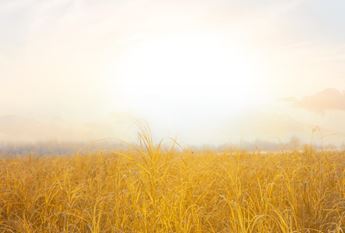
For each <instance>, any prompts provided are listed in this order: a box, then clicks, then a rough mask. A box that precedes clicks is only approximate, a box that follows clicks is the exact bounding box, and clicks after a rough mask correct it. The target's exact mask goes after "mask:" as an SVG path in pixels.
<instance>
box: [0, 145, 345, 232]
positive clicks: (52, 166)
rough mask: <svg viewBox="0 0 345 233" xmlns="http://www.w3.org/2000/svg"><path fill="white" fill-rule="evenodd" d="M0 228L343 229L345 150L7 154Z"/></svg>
mask: <svg viewBox="0 0 345 233" xmlns="http://www.w3.org/2000/svg"><path fill="white" fill-rule="evenodd" d="M0 232H93V233H96V232H114V233H117V232H118V233H120V232H128V233H130V232H146V233H151V232H186V233H187V232H224V233H225V232H239V233H243V232H272V233H278V232H345V154H344V153H340V152H313V151H312V150H305V151H304V152H280V153H269V154H264V155H263V154H259V153H246V152H226V153H225V152H224V153H218V152H217V153H216V152H212V151H204V152H195V153H192V152H188V151H185V152H178V151H174V150H163V149H159V148H157V147H152V146H150V145H147V146H146V147H144V148H142V149H133V150H128V151H126V152H121V153H120V152H118V153H117V152H114V153H94V154H89V155H78V154H76V155H71V156H41V157H37V156H36V157H35V156H24V157H17V158H11V157H3V158H2V159H0Z"/></svg>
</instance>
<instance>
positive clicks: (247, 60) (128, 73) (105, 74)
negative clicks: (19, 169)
mask: <svg viewBox="0 0 345 233" xmlns="http://www.w3.org/2000/svg"><path fill="white" fill-rule="evenodd" d="M344 9H345V2H344V1H342V0H333V1H322V0H267V1H250V0H244V1H224V0H212V1H194V0H187V1H186V0H185V1H179V0H177V1H154V0H146V1H144V0H142V1H139V0H137V1H135V0H134V1H110V0H103V1H90V0H44V1H40V0H1V1H0V93H1V94H0V97H1V98H0V106H1V108H0V141H3V142H8V141H10V142H23V141H24V142H28V141H30V142H31V141H47V140H62V141H89V140H103V139H111V140H113V139H114V140H115V139H120V140H127V141H131V140H133V135H135V134H134V132H135V125H136V124H137V122H138V121H140V122H141V121H147V122H148V123H149V125H150V127H151V128H152V131H153V134H154V136H155V137H157V138H164V137H170V136H171V137H176V138H178V140H179V141H182V142H183V143H187V144H194V145H201V144H215V145H218V144H224V143H237V142H240V141H241V140H248V141H251V140H256V139H261V140H267V141H273V142H279V141H286V140H289V139H290V137H293V136H296V137H298V138H300V139H301V140H302V141H305V142H310V141H313V142H314V143H319V144H320V143H333V144H342V143H343V142H344V141H345V140H344V139H345V120H344V119H345V92H344V90H345V65H344V64H345V30H343V28H345V16H344V14H343V13H344Z"/></svg>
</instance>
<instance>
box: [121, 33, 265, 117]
mask: <svg viewBox="0 0 345 233" xmlns="http://www.w3.org/2000/svg"><path fill="white" fill-rule="evenodd" d="M262 75H263V74H262V71H261V69H260V64H259V62H258V59H256V58H255V56H254V55H253V54H251V53H249V51H247V50H246V49H245V48H244V47H243V46H239V45H238V44H236V45H235V44H234V45H231V44H230V45H229V43H228V42H226V41H223V40H222V39H220V38H212V37H210V36H193V37H187V38H186V37H178V38H176V37H175V38H171V37H169V39H161V40H151V41H150V42H148V43H142V44H139V45H137V46H134V45H133V46H131V47H130V48H129V49H128V50H127V51H126V53H125V55H123V56H122V57H121V58H120V61H119V62H117V72H116V80H117V81H116V85H117V86H118V88H119V91H120V95H121V101H123V102H124V103H123V104H126V106H128V107H129V108H130V109H131V110H135V111H138V112H140V113H145V111H146V112H150V113H153V112H160V111H164V109H170V110H172V111H174V110H177V109H179V110H182V109H183V110H187V109H190V111H197V109H203V110H205V109H207V110H209V111H216V110H218V111H224V112H226V113H229V114H231V113H234V112H239V111H244V109H247V108H248V107H251V106H253V105H256V104H258V103H259V102H260V101H261V95H260V93H259V92H258V90H259V89H260V83H259V80H260V79H261V76H262ZM118 94H119V93H118Z"/></svg>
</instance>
